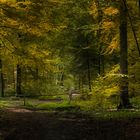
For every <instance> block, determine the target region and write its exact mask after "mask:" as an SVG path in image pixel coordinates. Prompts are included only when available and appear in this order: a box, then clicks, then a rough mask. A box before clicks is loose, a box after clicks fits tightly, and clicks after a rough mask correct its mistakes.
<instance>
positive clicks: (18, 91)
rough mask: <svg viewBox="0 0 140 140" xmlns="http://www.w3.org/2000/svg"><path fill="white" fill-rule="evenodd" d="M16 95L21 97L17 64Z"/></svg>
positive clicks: (19, 71) (19, 74)
mask: <svg viewBox="0 0 140 140" xmlns="http://www.w3.org/2000/svg"><path fill="white" fill-rule="evenodd" d="M16 94H17V96H18V95H21V67H20V65H19V64H18V65H17V77H16Z"/></svg>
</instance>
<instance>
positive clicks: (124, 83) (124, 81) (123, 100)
mask: <svg viewBox="0 0 140 140" xmlns="http://www.w3.org/2000/svg"><path fill="white" fill-rule="evenodd" d="M127 53H128V44H127V10H126V7H125V5H124V2H123V0H121V2H120V74H121V75H122V78H121V81H120V105H119V108H128V107H130V102H129V97H128V59H127Z"/></svg>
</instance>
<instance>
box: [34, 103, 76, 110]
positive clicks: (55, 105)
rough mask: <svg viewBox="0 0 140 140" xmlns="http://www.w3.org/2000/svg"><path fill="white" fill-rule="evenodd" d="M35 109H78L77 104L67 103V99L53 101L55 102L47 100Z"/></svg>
mask: <svg viewBox="0 0 140 140" xmlns="http://www.w3.org/2000/svg"><path fill="white" fill-rule="evenodd" d="M36 109H40V110H56V111H74V110H75V111H76V110H78V109H79V107H78V106H76V105H73V104H69V103H68V102H67V101H64V102H60V103H55V102H48V103H42V104H39V105H37V106H36Z"/></svg>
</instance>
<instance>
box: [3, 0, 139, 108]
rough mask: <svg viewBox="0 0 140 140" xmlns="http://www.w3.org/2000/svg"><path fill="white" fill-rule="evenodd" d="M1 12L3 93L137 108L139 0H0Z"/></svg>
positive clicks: (84, 105)
mask: <svg viewBox="0 0 140 140" xmlns="http://www.w3.org/2000/svg"><path fill="white" fill-rule="evenodd" d="M0 17H1V18H0V94H1V97H7V96H8V97H9V96H17V97H30V98H31V97H32V98H33V97H36V98H38V99H47V98H56V99H58V98H59V99H60V98H61V99H63V100H64V101H68V100H69V99H67V96H68V91H69V90H71V89H75V90H74V92H76V93H77V92H78V93H80V95H79V96H78V97H75V99H73V101H72V102H71V104H72V103H73V104H74V105H78V106H80V108H82V109H83V108H84V109H85V108H86V109H88V110H91V109H106V108H116V107H118V108H131V107H132V106H133V107H137V108H139V105H140V104H139V101H140V59H139V56H140V48H139V42H140V39H139V38H140V34H139V32H140V26H139V24H140V22H139V20H140V1H139V0H127V1H126V0H113V1H111V0H82V1H81V0H59V1H57V0H46V1H43V0H0ZM73 98H74V97H73Z"/></svg>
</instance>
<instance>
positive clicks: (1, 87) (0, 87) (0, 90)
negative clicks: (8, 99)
mask: <svg viewBox="0 0 140 140" xmlns="http://www.w3.org/2000/svg"><path fill="white" fill-rule="evenodd" d="M0 95H1V97H4V78H3V71H2V60H1V59H0Z"/></svg>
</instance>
